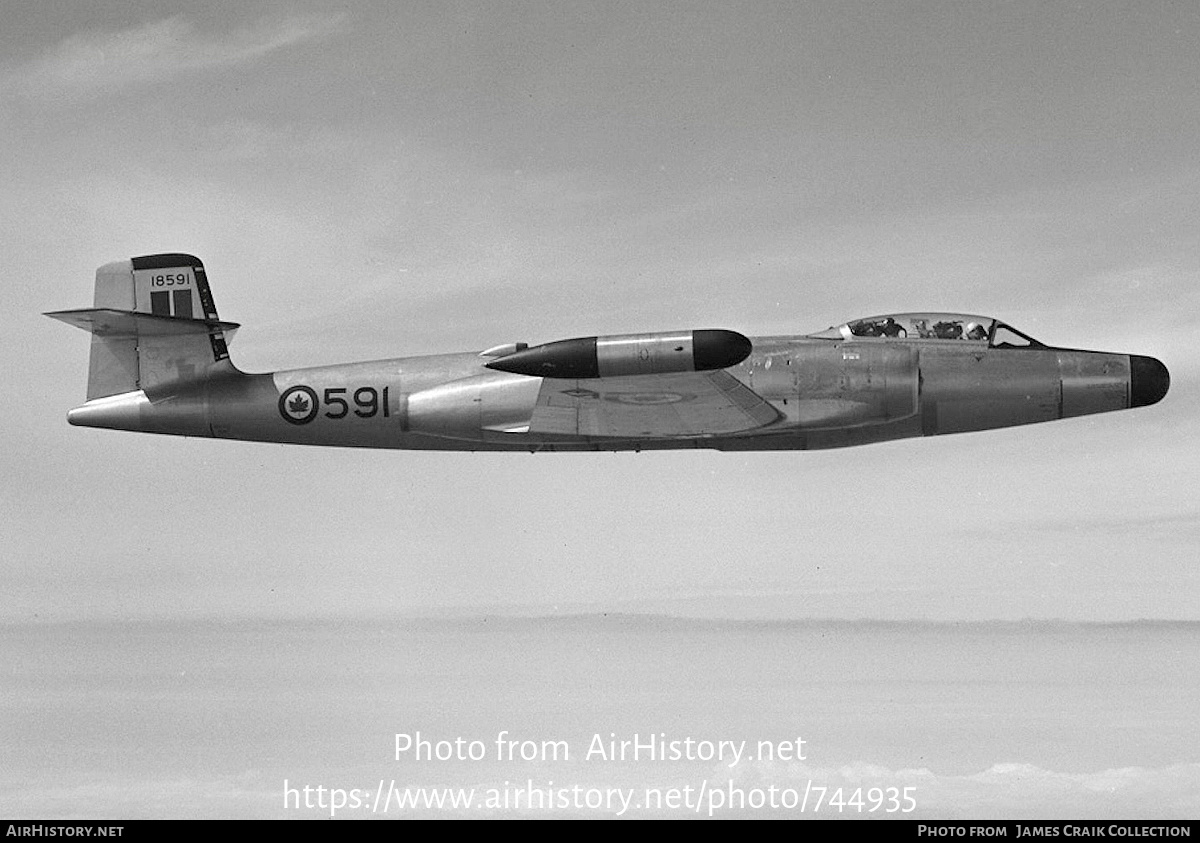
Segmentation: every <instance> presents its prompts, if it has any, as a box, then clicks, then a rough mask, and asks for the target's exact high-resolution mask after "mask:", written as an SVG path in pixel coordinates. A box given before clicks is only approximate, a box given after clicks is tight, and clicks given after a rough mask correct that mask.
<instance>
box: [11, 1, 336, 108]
mask: <svg viewBox="0 0 1200 843" xmlns="http://www.w3.org/2000/svg"><path fill="white" fill-rule="evenodd" d="M343 21H344V16H343V15H336V16H302V17H291V18H287V19H284V20H279V21H271V22H260V23H259V24H256V25H254V26H249V27H244V28H241V29H237V30H235V31H233V32H230V33H228V34H225V35H214V34H205V33H200V32H197V31H196V28H195V26H194V25H193V24H192V23H191V22H189V21H187V20H185V19H183V18H181V17H171V18H166V19H164V20H160V21H152V22H150V23H145V24H142V25H141V26H137V27H134V28H132V29H124V30H119V31H104V32H96V31H93V32H82V33H76V34H74V35H71V36H70V37H68V38H67V39H66V40H64V41H62V42H61V43H59V44H58V45H56V46H54V47H52V48H50V49H49V50H47V51H46V52H44V53H43V54H41V55H39V56H38V57H36V58H34V59H32V60H31V61H28V62H26V63H25V64H21V65H14V66H10V67H9V68H8V69H7V70H6V71H5V72H4V73H3V75H0V91H5V92H8V93H9V94H11V95H14V96H16V97H17V98H20V99H27V100H37V101H39V102H50V103H54V104H60V105H65V104H70V103H74V102H78V101H79V100H81V99H84V98H86V97H95V96H104V95H111V94H114V93H117V92H119V91H123V90H127V89H129V88H134V87H140V86H145V85H153V84H156V83H159V82H162V81H164V80H166V79H170V78H172V77H176V76H180V75H183V74H187V73H193V72H197V71H205V70H215V69H220V68H224V67H231V66H234V65H239V64H244V63H247V62H251V61H254V60H256V59H259V58H261V57H263V56H265V55H268V54H270V53H274V52H276V51H278V50H281V49H284V48H287V47H292V46H295V45H297V44H301V43H304V42H307V41H314V40H318V39H321V38H326V37H328V36H329V35H331V34H333V33H334V32H336V31H338V29H339V28H340V27H341V26H342V24H343Z"/></svg>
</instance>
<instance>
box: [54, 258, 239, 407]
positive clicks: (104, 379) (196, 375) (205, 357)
mask: <svg viewBox="0 0 1200 843" xmlns="http://www.w3.org/2000/svg"><path fill="white" fill-rule="evenodd" d="M46 315H47V316H51V317H53V318H55V319H59V320H61V321H63V322H66V323H67V324H69V325H75V326H76V327H78V328H83V329H84V330H86V331H90V332H91V334H92V351H91V362H90V365H89V368H88V389H87V400H88V401H91V400H93V399H96V398H104V397H107V396H110V395H120V394H123V393H127V392H134V391H136V390H139V389H140V390H142V391H144V392H145V393H146V397H147V398H149V399H150V400H151V401H154V400H155V399H156V398H158V397H161V396H164V395H167V394H170V393H171V392H172V391H173V390H174V388H176V387H179V386H181V385H185V384H188V383H194V382H196V381H201V380H204V379H206V378H207V377H208V376H209V375H210V374H211V373H212V370H213V369H214V368H215V367H222V368H225V369H228V368H232V366H231V364H230V363H229V362H228V360H229V349H228V346H227V342H228V339H229V338H231V337H232V335H233V332H234V331H235V330H237V327H238V326H237V325H236V324H234V323H232V322H222V321H220V320H219V319H218V318H217V308H216V306H215V305H214V304H213V297H212V291H211V290H210V289H209V286H208V277H207V276H206V275H205V273H204V264H202V263H201V262H200V260H199V258H195V257H192V256H191V255H181V254H162V255H146V256H144V257H139V258H132V259H131V260H124V261H116V262H115V263H109V264H105V265H104V266H102V267H100V268H99V269H98V270H96V297H95V307H91V308H85V309H81V310H63V311H58V312H55V313H47V314H46Z"/></svg>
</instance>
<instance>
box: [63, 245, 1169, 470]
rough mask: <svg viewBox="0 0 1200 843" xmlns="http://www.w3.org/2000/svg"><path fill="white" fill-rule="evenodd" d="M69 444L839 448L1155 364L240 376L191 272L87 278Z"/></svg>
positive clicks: (149, 263)
mask: <svg viewBox="0 0 1200 843" xmlns="http://www.w3.org/2000/svg"><path fill="white" fill-rule="evenodd" d="M46 315H47V316H51V317H53V318H55V319H59V320H62V321H63V322H66V323H68V324H70V325H75V326H77V327H80V328H83V329H84V330H87V331H89V332H90V333H91V335H92V342H91V360H90V367H89V371H88V387H87V401H86V403H84V404H83V405H82V406H79V407H76V408H75V409H73V410H71V411H70V412H69V413H68V414H67V420H68V421H69V422H70V423H71V424H73V425H82V426H85V427H99V428H112V429H117V430H131V431H143V432H147V433H167V434H177V435H182V436H207V437H216V438H222V439H245V440H253V441H261V442H285V443H295V444H302V445H338V446H355V447H368V448H407V449H427V450H468V451H532V452H538V451H625V450H633V451H640V450H648V449H665V448H714V449H718V450H723V451H757V450H793V449H817V448H838V447H845V446H850V445H862V444H866V443H871V442H882V441H886V440H891V439H903V438H906V437H916V436H933V435H937V434H943V433H961V432H966V431H977V430H987V429H991V428H1000V427H1009V426H1012V425H1022V424H1031V423H1034V422H1043V421H1052V420H1054V419H1063V418H1069V417H1072V416H1082V415H1086V414H1089V413H1104V412H1108V411H1110V410H1123V409H1126V408H1129V407H1144V406H1147V405H1150V404H1154V403H1155V402H1157V401H1159V400H1161V399H1162V397H1163V396H1164V395H1166V393H1167V389H1168V388H1169V386H1170V376H1169V374H1168V372H1167V369H1166V367H1165V366H1164V365H1163V364H1162V363H1161V362H1159V361H1158V360H1156V359H1154V358H1153V357H1144V356H1140V355H1134V354H1114V353H1110V352H1102V351H1080V350H1075V349H1065V348H1055V347H1053V346H1049V345H1046V344H1044V343H1042V342H1040V341H1038V340H1036V339H1034V338H1033V337H1031V336H1029V335H1028V334H1025V333H1023V332H1022V331H1019V330H1017V329H1016V328H1014V327H1012V326H1010V325H1007V324H1005V323H1004V322H1001V321H1000V320H998V319H995V318H992V317H987V316H972V315H965V314H958V313H895V314H891V315H885V316H878V317H872V318H867V319H856V320H853V321H850V322H847V323H845V324H842V325H840V326H837V327H833V328H829V329H828V330H824V331H820V332H817V333H814V334H808V335H803V336H776V337H759V338H755V339H753V340H752V339H749V338H747V337H745V336H743V335H742V334H740V333H737V332H735V331H730V330H723V329H700V330H689V331H670V332H665V333H655V334H629V335H620V336H599V337H586V338H576V339H565V340H557V341H553V342H548V343H544V344H541V345H533V346H530V345H528V344H527V343H523V342H522V343H509V344H506V345H498V346H495V347H493V348H489V349H487V350H486V351H482V352H463V353H457V354H435V355H428V356H420V357H402V358H396V359H391V360H376V361H370V362H363V363H350V364H345V365H335V366H319V367H315V368H306V369H293V370H288V371H279V372H271V373H266V374H248V373H245V372H242V371H240V370H238V369H237V368H236V367H235V366H234V365H233V363H232V361H231V360H230V358H229V351H228V342H229V340H230V338H231V336H232V334H233V332H234V330H235V329H236V328H237V327H238V326H237V325H236V324H235V323H232V322H224V321H221V320H220V319H219V318H218V317H217V310H216V307H215V306H214V304H213V297H212V292H211V290H210V288H209V282H208V278H207V276H206V274H205V272H204V266H203V264H202V263H201V262H200V261H199V260H198V259H197V258H195V257H192V256H191V255H185V254H157V255H147V256H144V257H137V258H132V259H130V260H124V261H117V262H115V263H110V264H106V265H104V266H102V267H100V268H99V269H98V270H97V272H96V287H95V306H94V307H91V308H86V309H81V310H65V311H57V312H54V313H48V314H46Z"/></svg>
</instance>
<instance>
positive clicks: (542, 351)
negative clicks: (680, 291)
mask: <svg viewBox="0 0 1200 843" xmlns="http://www.w3.org/2000/svg"><path fill="white" fill-rule="evenodd" d="M752 349H753V345H752V344H751V343H750V340H749V339H747V338H746V337H744V336H742V335H741V334H739V333H737V332H736V331H725V330H720V329H705V330H699V331H685V332H679V333H670V334H625V335H620V336H611V337H582V338H579V339H571V340H558V341H557V342H548V343H545V344H543V345H535V346H533V347H532V348H526V349H523V350H521V351H517V352H515V353H513V354H506V355H505V356H503V357H500V358H498V359H496V360H493V361H491V362H490V363H487V364H486V365H487V367H488V368H489V369H497V370H499V371H502V372H512V373H513V374H517V375H528V376H530V377H542V378H611V377H618V376H622V375H659V374H664V373H666V372H703V371H709V370H712V369H728V368H729V367H730V366H736V365H737V364H738V363H741V362H742V361H743V360H745V359H746V358H747V357H749V356H750V352H751V350H752Z"/></svg>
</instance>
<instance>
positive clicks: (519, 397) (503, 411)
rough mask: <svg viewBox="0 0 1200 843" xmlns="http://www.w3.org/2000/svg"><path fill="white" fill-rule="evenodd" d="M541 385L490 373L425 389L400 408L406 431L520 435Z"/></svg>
mask: <svg viewBox="0 0 1200 843" xmlns="http://www.w3.org/2000/svg"><path fill="white" fill-rule="evenodd" d="M541 387H542V379H541V378H529V377H524V376H520V375H512V374H507V373H500V372H488V373H487V374H483V375H475V376H474V377H469V378H463V379H461V380H457V381H451V382H450V383H444V384H442V385H440V386H435V387H433V388H431V389H423V390H421V391H420V392H414V393H412V394H411V395H409V396H407V398H406V400H405V401H404V402H403V404H402V405H401V428H402V429H403V430H406V431H412V432H414V433H426V434H429V435H431V436H441V437H444V438H450V439H484V438H494V437H488V436H486V433H487V432H494V433H511V432H520V431H521V429H522V428H528V427H529V420H530V418H531V417H532V416H533V410H534V407H535V406H536V405H537V397H538V391H539V390H540V389H541Z"/></svg>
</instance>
